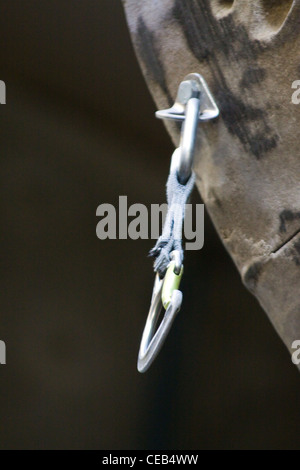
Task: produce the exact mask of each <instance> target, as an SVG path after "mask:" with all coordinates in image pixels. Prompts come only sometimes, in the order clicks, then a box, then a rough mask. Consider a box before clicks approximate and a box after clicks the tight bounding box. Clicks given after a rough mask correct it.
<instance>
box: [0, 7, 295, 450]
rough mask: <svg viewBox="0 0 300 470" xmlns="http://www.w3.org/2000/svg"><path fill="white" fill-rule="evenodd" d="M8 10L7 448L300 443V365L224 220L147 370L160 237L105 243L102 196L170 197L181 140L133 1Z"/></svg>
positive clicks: (191, 259) (0, 331)
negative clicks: (137, 46) (128, 10)
mask: <svg viewBox="0 0 300 470" xmlns="http://www.w3.org/2000/svg"><path fill="white" fill-rule="evenodd" d="M149 1H150V0H149ZM0 5H1V15H0V31H1V47H0V63H1V67H0V70H1V75H0V79H2V80H4V81H5V82H6V85H7V105H6V106H2V107H1V110H0V122H1V143H0V145H1V168H0V176H1V180H0V191H1V197H0V200H1V221H2V230H1V239H2V241H1V292H2V295H1V320H0V339H2V340H4V341H5V342H6V344H7V362H8V363H7V366H0V400H1V404H0V410H1V411H0V423H1V424H0V426H1V429H0V448H1V449H109V450H114V449H147V450H148V449H166V450H167V449H169V450H171V449H178V450H184V449H197V450H198V449H297V448H299V445H300V418H299V416H300V393H299V392H300V377H299V372H298V371H297V370H296V368H295V367H294V366H293V365H292V363H291V360H290V357H289V355H288V353H287V352H286V350H285V347H284V345H283V344H282V343H281V341H280V340H279V338H278V337H277V335H276V334H275V332H274V331H273V329H272V327H271V325H270V323H269V321H268V320H267V317H266V315H265V314H264V313H263V311H262V310H261V308H260V307H259V306H258V304H257V302H256V301H255V299H254V298H252V297H251V295H250V294H249V293H248V292H247V291H246V290H245V288H244V287H243V286H242V284H241V281H240V278H239V275H238V273H237V271H236V269H235V267H234V266H233V263H232V261H231V260H230V258H229V256H228V255H227V253H226V252H225V250H224V248H223V246H222V244H221V242H220V241H219V239H218V236H217V235H216V233H215V230H214V228H213V227H212V225H211V223H210V221H209V219H208V217H206V233H205V237H206V243H205V248H204V249H203V250H202V251H200V252H189V253H187V256H186V262H185V265H186V270H185V278H184V282H183V286H182V290H183V292H184V306H183V309H182V311H181V313H180V315H179V317H178V319H177V321H176V323H175V326H174V328H173V330H172V333H171V334H170V337H169V338H168V341H167V343H166V345H165V347H164V350H163V351H162V353H161V354H160V356H159V359H158V360H157V361H156V363H155V364H154V365H153V367H152V368H151V369H150V371H149V372H148V373H147V374H146V375H143V376H142V375H139V374H138V373H137V371H136V359H137V352H138V347H139V341H140V337H141V333H142V329H143V326H144V322H145V319H146V315H147V312H148V308H149V302H150V296H151V291H152V285H153V273H152V262H151V260H149V259H148V258H147V253H148V251H149V249H150V248H151V247H152V245H153V242H151V241H130V240H128V241H113V240H112V241H100V240H98V239H97V237H96V233H95V229H96V224H97V218H96V208H97V206H98V205H99V204H101V203H104V202H107V203H112V204H117V202H118V197H119V195H128V198H129V204H132V203H135V202H140V203H144V204H147V205H150V204H151V203H161V202H164V200H165V190H164V185H165V180H166V177H167V172H168V168H169V160H170V156H171V153H172V150H173V148H172V144H171V142H170V139H169V138H168V136H167V133H166V131H165V129H164V127H163V125H162V123H161V122H159V121H156V120H155V119H154V111H155V106H154V104H153V102H152V99H151V97H150V96H149V93H148V91H147V88H146V85H145V83H144V81H143V78H142V75H141V73H140V70H139V67H138V64H137V61H136V59H135V56H134V53H133V50H132V46H131V43H130V38H129V34H128V32H127V28H126V23H125V18H124V15H123V11H122V6H121V2H120V1H117V0H76V1H74V0H73V1H72V0H9V1H8V0H0ZM194 202H195V203H196V202H201V201H200V198H199V196H198V195H197V194H196V193H195V194H194Z"/></svg>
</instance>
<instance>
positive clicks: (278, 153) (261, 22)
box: [123, 0, 300, 352]
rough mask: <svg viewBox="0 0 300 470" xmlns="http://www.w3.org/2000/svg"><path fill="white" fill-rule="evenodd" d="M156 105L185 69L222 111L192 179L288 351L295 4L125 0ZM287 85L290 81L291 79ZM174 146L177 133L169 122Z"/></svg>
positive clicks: (293, 246)
mask: <svg viewBox="0 0 300 470" xmlns="http://www.w3.org/2000/svg"><path fill="white" fill-rule="evenodd" d="M123 3H124V7H125V10H126V15H127V19H128V24H129V29H130V32H131V35H132V39H133V43H134V45H135V48H136V52H137V56H138V58H139V61H140V64H141V67H142V70H143V73H144V75H145V78H146V80H147V84H148V86H149V88H150V90H151V93H152V94H153V97H154V99H155V101H156V103H157V107H158V108H167V107H168V106H170V105H171V104H172V103H173V101H174V99H175V97H176V92H177V88H178V84H179V83H180V81H181V80H182V79H183V78H184V77H185V76H186V75H187V74H189V73H191V72H197V73H201V74H202V75H203V76H204V77H205V79H206V80H207V82H208V84H209V87H210V89H211V91H212V92H213V94H214V97H215V99H216V102H217V104H218V106H219V108H220V113H221V116H220V118H219V119H218V120H216V121H215V122H213V123H212V122H209V123H205V124H202V125H201V126H200V127H199V134H200V135H199V139H198V142H199V148H198V149H197V155H196V162H195V171H196V174H197V184H198V188H199V191H200V193H201V195H202V198H203V200H204V202H205V204H206V206H207V209H208V211H209V213H210V215H211V217H212V220H213V221H214V224H215V226H216V228H217V230H218V233H219V235H220V237H221V239H222V240H223V242H224V245H225V246H226V248H227V250H228V251H229V253H230V254H231V256H232V258H233V260H234V262H235V264H236V266H237V268H238V269H239V271H240V273H241V276H242V279H243V282H244V283H245V285H246V286H247V287H248V289H249V290H251V292H252V293H253V294H254V295H255V296H256V297H257V299H258V300H259V301H260V303H261V305H262V307H263V308H264V310H265V311H266V312H267V314H268V316H269V318H270V319H271V321H272V323H273V325H274V327H275V328H276V330H277V331H278V333H279V334H280V336H281V337H282V339H283V341H284V342H285V343H286V345H287V347H288V348H289V349H290V351H291V352H292V351H293V349H292V344H293V342H294V341H296V340H300V137H299V136H298V129H299V124H300V105H297V100H295V99H293V94H294V98H295V89H293V88H292V87H293V84H294V82H295V81H296V80H300V62H299V50H300V20H299V18H300V0H295V1H291V0H274V1H272V0H254V1H252V2H249V1H248V0H235V1H228V0H226V1H225V0H163V1H156V0H155V1H154V0H153V1H150V0H126V1H124V2H123ZM294 86H296V84H294ZM167 126H168V131H169V132H170V134H171V136H172V138H173V141H174V143H175V144H176V145H178V143H179V142H178V140H179V130H178V128H177V127H176V126H174V125H172V124H170V123H169V124H167Z"/></svg>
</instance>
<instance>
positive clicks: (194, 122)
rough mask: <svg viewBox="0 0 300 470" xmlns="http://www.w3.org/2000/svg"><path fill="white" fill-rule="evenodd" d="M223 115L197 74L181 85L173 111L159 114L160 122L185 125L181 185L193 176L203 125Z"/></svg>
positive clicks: (179, 173) (188, 76) (180, 166)
mask: <svg viewBox="0 0 300 470" xmlns="http://www.w3.org/2000/svg"><path fill="white" fill-rule="evenodd" d="M219 113H220V112H219V108H218V106H217V104H216V102H215V100H214V99H213V97H212V94H211V93H210V91H209V88H208V86H207V84H206V82H205V80H204V78H203V77H202V76H201V75H199V74H197V73H192V74H190V75H187V77H185V79H184V80H183V81H182V82H181V83H180V85H179V89H178V93H177V98H176V101H175V104H174V105H173V106H172V108H169V109H164V110H162V111H157V112H156V117H157V118H159V119H169V120H175V121H183V126H182V132H181V142H180V147H179V148H180V154H181V155H180V159H179V163H178V179H179V182H180V183H181V184H186V182H187V181H188V179H189V178H190V176H191V173H192V169H193V163H194V153H195V146H196V138H197V127H198V123H199V121H208V120H210V119H214V118H216V117H218V116H219Z"/></svg>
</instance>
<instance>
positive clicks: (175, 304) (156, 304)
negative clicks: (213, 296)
mask: <svg viewBox="0 0 300 470" xmlns="http://www.w3.org/2000/svg"><path fill="white" fill-rule="evenodd" d="M172 257H173V261H171V263H170V265H169V267H168V270H167V272H166V275H165V277H164V279H160V277H159V275H158V274H157V275H156V278H155V282H154V288H153V294H152V300H151V306H150V310H149V314H148V318H147V321H146V326H145V329H144V332H143V337H142V341H141V346H140V351H139V357H138V365H137V367H138V371H139V372H146V370H147V369H149V367H150V366H151V364H152V362H153V361H154V359H155V358H156V356H157V355H158V353H159V351H160V350H161V348H162V346H163V344H164V342H165V340H166V337H167V336H168V333H169V331H170V329H171V326H172V324H173V322H174V320H175V318H176V315H177V313H178V312H179V311H180V308H181V304H182V292H180V291H179V290H178V288H179V285H180V281H181V278H182V274H183V266H182V265H179V263H178V257H177V256H176V252H173V253H172ZM162 308H165V309H166V311H165V314H164V317H163V319H162V322H161V324H160V325H159V327H158V329H157V331H156V333H154V332H155V328H156V325H157V322H158V319H159V317H160V314H161V311H162Z"/></svg>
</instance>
